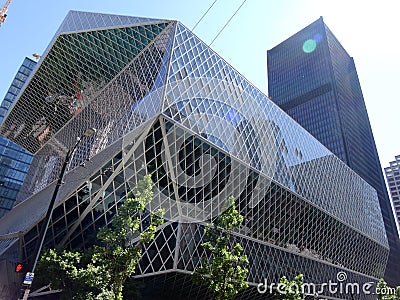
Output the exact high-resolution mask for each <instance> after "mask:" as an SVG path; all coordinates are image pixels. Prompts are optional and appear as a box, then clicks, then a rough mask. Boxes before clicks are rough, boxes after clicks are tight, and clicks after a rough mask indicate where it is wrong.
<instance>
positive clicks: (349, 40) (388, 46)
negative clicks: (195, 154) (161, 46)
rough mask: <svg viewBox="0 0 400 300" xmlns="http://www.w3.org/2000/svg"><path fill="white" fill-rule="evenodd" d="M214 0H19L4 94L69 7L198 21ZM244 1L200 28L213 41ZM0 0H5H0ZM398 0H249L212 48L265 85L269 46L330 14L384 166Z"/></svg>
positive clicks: (391, 139)
mask: <svg viewBox="0 0 400 300" xmlns="http://www.w3.org/2000/svg"><path fill="white" fill-rule="evenodd" d="M213 1H214V0H203V1H195V0H147V1H146V0H68V1H59V0H36V1H32V0H13V1H12V3H11V5H10V7H9V11H8V18H7V21H6V23H5V24H4V25H3V26H2V27H0V57H1V64H0V70H1V73H0V97H1V99H3V98H4V95H5V94H6V92H7V89H8V87H9V85H10V83H11V81H12V79H13V78H14V76H15V73H16V71H17V69H18V67H19V66H20V64H21V63H22V61H23V59H24V57H25V56H28V57H31V58H33V57H32V56H31V55H32V53H39V54H41V53H42V52H43V51H44V50H45V49H46V47H47V45H48V43H49V41H50V40H51V38H52V37H53V35H54V33H55V32H56V30H57V28H58V26H59V25H60V24H61V22H62V20H63V19H64V17H65V16H66V14H67V12H68V11H69V10H83V11H92V12H102V13H111V14H122V15H132V16H145V17H153V18H164V19H175V20H179V21H181V22H182V23H184V24H185V25H186V26H187V27H189V28H192V27H193V26H194V25H195V24H196V22H197V21H198V20H199V19H200V17H201V16H202V15H203V13H204V12H205V11H206V10H207V9H208V7H209V6H210V5H211V4H212V3H213ZM242 1H243V0H218V1H217V2H216V3H215V5H214V6H213V8H212V10H211V11H210V12H209V13H208V14H207V16H206V17H205V18H204V19H203V21H202V23H200V25H199V26H198V27H197V28H196V29H195V33H196V34H197V35H198V36H199V37H200V38H201V39H202V40H204V41H205V42H207V43H210V42H211V41H212V40H213V38H214V37H215V35H216V34H217V33H218V31H219V30H220V29H221V28H222V26H223V25H224V24H225V22H226V21H227V20H228V19H229V18H230V16H231V15H232V14H233V12H234V11H235V10H236V9H237V8H238V7H239V5H240V4H241V3H242ZM0 2H1V4H2V3H4V2H5V0H0ZM399 8H400V1H399V0H381V1H376V0H370V1H369V0H368V1H365V0H333V1H332V0H247V2H246V3H245V4H244V6H243V7H242V9H241V10H240V11H239V13H238V14H237V15H236V16H235V17H234V19H233V20H232V21H231V23H230V24H229V25H228V27H227V28H226V29H225V30H224V31H223V33H222V34H221V35H220V36H219V38H218V39H217V40H216V41H215V42H214V44H213V45H212V48H213V49H214V50H216V51H217V52H218V53H219V54H220V55H221V56H222V57H223V58H225V59H226V60H227V61H228V62H229V63H230V64H231V65H233V66H234V67H235V68H236V69H237V70H238V71H239V72H240V73H242V74H243V75H244V76H245V77H246V78H247V79H249V80H250V81H251V82H252V83H253V84H255V85H256V86H257V87H258V88H259V89H261V90H262V91H263V92H266V91H267V69H266V68H267V59H266V51H267V50H268V49H270V48H272V47H274V46H275V45H277V44H279V43H280V42H282V41H283V40H285V39H287V38H288V37H289V36H291V35H292V34H294V33H296V32H297V31H299V30H300V29H302V28H303V27H305V26H307V25H308V24H310V23H311V22H313V21H315V20H316V19H318V18H319V17H320V16H323V17H324V21H325V23H326V24H327V25H328V27H329V28H330V29H331V30H332V32H333V33H334V34H335V36H336V37H337V38H338V40H339V41H340V42H341V44H342V45H343V47H344V48H345V49H346V50H347V52H348V53H349V54H350V55H351V56H352V57H354V59H355V63H356V67H357V72H358V76H359V79H360V82H361V87H362V90H363V94H364V99H365V102H366V105H367V109H368V113H369V118H370V121H371V125H372V130H373V132H374V136H375V141H376V144H377V147H378V152H379V155H380V159H381V163H382V166H383V167H385V166H387V165H388V162H389V161H392V160H394V156H395V155H400V126H399V123H400V121H399V120H400V97H399V94H398V91H397V88H398V87H400V75H399V72H400V51H399V49H400V32H399V31H400V17H399V13H398V12H399V11H400V10H399Z"/></svg>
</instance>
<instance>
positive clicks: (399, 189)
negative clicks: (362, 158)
mask: <svg viewBox="0 0 400 300" xmlns="http://www.w3.org/2000/svg"><path fill="white" fill-rule="evenodd" d="M385 174H386V182H387V184H388V187H389V191H390V196H391V198H392V206H393V209H394V213H395V216H396V218H397V220H396V221H397V226H398V227H397V230H398V234H399V236H400V155H397V156H396V157H395V160H394V161H391V162H390V166H389V167H387V168H385Z"/></svg>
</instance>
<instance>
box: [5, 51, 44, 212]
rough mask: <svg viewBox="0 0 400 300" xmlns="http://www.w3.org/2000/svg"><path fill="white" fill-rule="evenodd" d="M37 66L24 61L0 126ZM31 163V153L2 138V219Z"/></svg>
mask: <svg viewBox="0 0 400 300" xmlns="http://www.w3.org/2000/svg"><path fill="white" fill-rule="evenodd" d="M35 66H36V62H35V61H33V60H31V59H29V58H25V59H24V61H23V63H22V65H21V67H20V68H19V69H18V72H17V74H16V75H15V78H14V80H13V81H12V83H11V86H10V88H9V89H8V91H7V93H6V96H5V97H4V100H3V102H1V104H0V124H1V122H2V121H3V119H4V117H5V115H6V114H7V112H8V110H9V108H10V107H11V106H12V104H13V103H14V101H15V99H16V98H17V96H18V94H19V92H20V91H21V88H22V87H23V85H24V84H25V82H26V80H27V79H28V77H29V75H30V74H31V72H32V70H33V69H34V68H35ZM31 161H32V154H31V153H30V152H28V151H27V150H25V149H24V148H22V147H20V146H18V145H17V144H15V143H13V142H11V141H10V140H9V139H7V138H4V137H3V136H0V218H1V217H2V216H4V215H5V214H6V213H7V212H8V211H9V210H10V209H11V208H12V207H13V206H14V203H15V200H16V198H17V194H18V192H19V190H20V188H21V186H22V182H23V181H24V179H25V176H26V172H27V171H28V169H29V164H30V163H31Z"/></svg>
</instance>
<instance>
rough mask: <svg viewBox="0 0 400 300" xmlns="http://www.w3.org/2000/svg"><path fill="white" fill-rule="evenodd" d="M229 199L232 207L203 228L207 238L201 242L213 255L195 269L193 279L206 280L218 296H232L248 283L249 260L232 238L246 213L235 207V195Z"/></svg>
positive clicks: (206, 283)
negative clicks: (243, 213)
mask: <svg viewBox="0 0 400 300" xmlns="http://www.w3.org/2000/svg"><path fill="white" fill-rule="evenodd" d="M228 201H229V207H228V208H227V209H226V210H225V211H224V212H223V213H222V214H221V215H220V216H219V217H218V219H217V221H216V222H214V223H213V224H212V225H211V226H207V227H206V228H205V229H204V237H205V240H206V242H204V243H202V244H201V245H202V247H203V248H204V249H205V250H206V253H207V254H210V256H209V257H204V258H203V261H202V263H201V265H200V266H199V267H198V268H197V269H196V270H195V271H194V273H193V279H194V281H195V282H197V283H201V284H205V285H206V286H207V288H208V289H209V290H210V291H211V292H213V293H214V294H215V296H216V299H217V300H225V299H233V297H234V296H235V295H236V294H237V293H238V292H239V291H241V290H243V289H245V288H247V287H248V283H247V282H246V281H245V280H246V277H247V273H248V269H247V266H248V263H249V262H248V259H247V256H246V255H244V254H242V252H243V247H242V246H241V245H240V244H239V243H236V244H235V243H234V242H233V231H234V229H236V228H238V227H239V226H240V225H241V224H242V222H243V216H242V215H240V213H239V211H238V210H237V209H236V207H235V201H234V199H233V197H229V199H228Z"/></svg>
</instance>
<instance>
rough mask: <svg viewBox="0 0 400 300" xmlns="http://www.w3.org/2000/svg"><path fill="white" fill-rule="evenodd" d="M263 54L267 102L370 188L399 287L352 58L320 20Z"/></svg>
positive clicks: (395, 242)
mask: <svg viewBox="0 0 400 300" xmlns="http://www.w3.org/2000/svg"><path fill="white" fill-rule="evenodd" d="M267 56H268V93H269V97H270V98H271V99H272V101H274V102H275V103H276V104H278V105H279V106H280V107H281V108H282V109H283V110H284V111H286V112H287V113H288V114H289V115H290V116H291V117H292V118H293V119H295V120H296V121H297V122H298V123H300V125H302V126H303V127H304V128H305V129H306V130H308V131H309V132H310V133H311V134H312V135H314V136H315V137H316V138H317V139H318V140H319V141H320V142H321V143H322V144H324V145H325V146H326V147H327V148H328V149H330V150H331V151H332V152H333V153H334V154H336V155H337V156H338V157H339V158H340V159H341V160H343V161H344V162H345V163H346V164H347V165H348V166H349V167H350V168H352V169H353V170H354V171H355V172H356V173H357V174H358V175H360V176H361V177H362V178H363V179H364V180H365V181H367V182H368V183H369V184H370V185H371V186H372V187H373V188H375V189H376V191H377V193H378V197H379V202H380V206H381V210H382V215H383V219H384V223H385V228H386V234H387V237H388V240H389V245H390V248H391V254H390V257H389V261H388V265H387V272H386V278H387V280H388V281H389V282H390V283H391V284H400V259H399V258H400V242H399V239H398V237H397V233H396V225H395V221H394V216H393V213H392V209H391V206H390V201H389V197H388V193H387V190H386V186H385V181H384V177H383V174H382V170H381V164H380V161H379V157H378V153H377V150H376V145H375V141H374V137H373V134H372V130H371V125H370V123H369V119H368V114H367V110H366V107H365V103H364V98H363V95H362V91H361V87H360V83H359V80H358V76H357V72H356V68H355V65H354V61H353V58H352V57H350V56H349V54H348V53H347V52H346V50H345V49H344V48H343V46H342V45H341V44H340V43H339V41H338V40H337V39H336V37H335V36H334V35H333V33H332V32H331V31H330V30H329V28H328V27H327V26H326V25H325V24H324V22H323V19H322V17H321V18H319V19H318V20H317V21H315V22H313V23H312V24H310V25H309V26H307V27H306V28H304V29H302V30H301V31H299V32H298V33H296V34H294V35H293V36H291V37H290V38H288V39H287V40H285V41H284V42H282V43H281V44H279V45H277V46H276V47H274V48H272V49H271V50H269V51H268V52H267Z"/></svg>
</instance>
